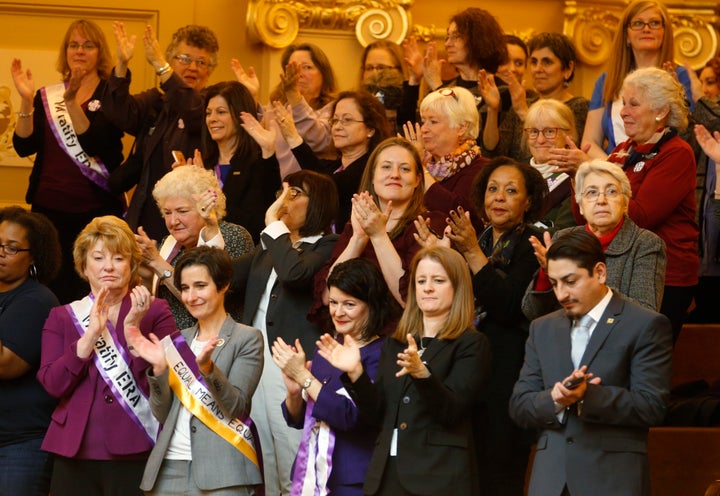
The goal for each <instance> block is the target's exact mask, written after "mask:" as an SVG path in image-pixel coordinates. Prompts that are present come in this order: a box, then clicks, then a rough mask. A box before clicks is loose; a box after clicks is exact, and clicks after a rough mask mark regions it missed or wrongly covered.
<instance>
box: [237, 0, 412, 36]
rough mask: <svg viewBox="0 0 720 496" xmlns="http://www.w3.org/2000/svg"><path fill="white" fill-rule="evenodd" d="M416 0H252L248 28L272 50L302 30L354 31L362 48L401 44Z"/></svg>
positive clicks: (251, 33)
mask: <svg viewBox="0 0 720 496" xmlns="http://www.w3.org/2000/svg"><path fill="white" fill-rule="evenodd" d="M413 1H414V0H371V1H368V0H365V1H362V0H305V1H296V0H251V2H250V5H249V6H248V10H247V25H248V29H249V31H250V36H251V37H252V38H253V39H255V40H256V41H258V42H261V43H264V44H265V45H268V46H271V47H273V48H284V47H286V46H288V45H290V44H292V42H293V41H294V40H295V38H296V37H297V35H298V32H299V30H300V29H327V30H340V31H349V30H354V31H355V36H356V37H357V39H358V41H359V42H360V44H361V45H362V46H367V45H368V44H370V43H372V42H373V41H377V40H386V41H393V42H396V43H400V42H401V41H402V40H403V39H404V38H405V36H406V35H407V34H408V30H409V28H410V23H411V20H410V11H409V10H410V7H412V4H413Z"/></svg>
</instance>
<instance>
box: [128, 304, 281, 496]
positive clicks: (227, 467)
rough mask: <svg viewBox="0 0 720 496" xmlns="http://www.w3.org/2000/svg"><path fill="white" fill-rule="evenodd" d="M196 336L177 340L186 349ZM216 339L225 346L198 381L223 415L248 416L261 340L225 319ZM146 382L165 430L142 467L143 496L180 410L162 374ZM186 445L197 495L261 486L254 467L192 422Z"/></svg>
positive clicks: (260, 357)
mask: <svg viewBox="0 0 720 496" xmlns="http://www.w3.org/2000/svg"><path fill="white" fill-rule="evenodd" d="M196 331H197V325H195V326H193V327H189V328H187V329H183V331H182V335H183V337H184V338H185V340H186V341H187V342H188V343H190V342H191V341H192V339H193V337H194V336H195V332H196ZM218 337H220V338H222V339H224V340H225V342H224V343H223V345H222V346H218V347H216V348H215V349H214V350H213V352H212V360H213V362H214V364H215V367H214V369H213V371H212V372H211V373H210V375H208V376H203V378H204V379H205V383H206V384H207V386H208V390H209V391H210V392H211V393H212V395H213V398H214V400H215V401H216V402H217V404H218V405H219V406H220V409H221V410H222V412H223V414H224V415H226V416H229V417H232V418H236V417H240V416H243V415H249V414H250V400H251V399H252V395H253V393H254V392H255V388H256V387H257V384H258V382H259V381H260V375H261V374H262V368H263V338H262V334H260V331H258V330H257V329H255V328H254V327H249V326H246V325H243V324H238V323H237V322H235V321H234V320H232V318H231V317H230V316H228V317H227V318H226V319H225V322H224V323H223V325H222V328H221V329H220V332H219V333H218ZM150 371H152V369H150ZM148 379H149V382H150V407H151V408H152V411H153V415H155V417H156V418H157V419H158V420H159V421H160V422H161V423H162V424H164V425H163V429H162V431H160V435H159V436H158V440H157V443H156V444H155V448H153V450H152V453H150V458H148V462H147V465H146V466H145V474H144V475H143V478H142V482H141V484H140V489H142V490H143V491H149V490H151V489H152V488H153V487H154V486H155V481H156V479H157V477H158V475H159V472H160V466H161V465H162V462H163V459H164V458H165V453H166V451H167V449H168V446H169V444H170V438H171V437H172V435H173V430H174V428H175V423H176V422H177V418H178V413H179V412H180V408H182V407H183V406H182V404H181V403H180V400H179V399H178V398H177V396H175V394H174V393H173V392H172V390H171V389H170V385H169V384H168V371H167V370H166V371H165V373H164V374H162V375H160V376H157V377H156V376H152V375H150V373H148ZM278 408H280V406H279V405H278ZM190 442H191V449H192V461H193V463H192V477H193V479H194V480H195V484H197V486H198V487H199V488H200V489H203V490H205V491H208V490H214V489H220V488H224V487H231V486H254V485H257V484H262V477H261V475H260V470H259V469H258V467H257V466H256V465H254V464H253V463H252V462H251V461H250V460H248V459H247V458H246V457H245V455H243V454H242V453H240V451H238V450H237V449H236V448H235V447H233V446H232V445H230V443H228V442H227V441H225V440H224V439H223V438H221V437H220V436H218V435H217V434H215V433H214V432H213V431H211V430H210V429H209V428H208V427H207V426H206V425H205V424H203V423H202V422H201V421H200V420H199V419H198V418H197V417H194V416H193V417H192V419H191V420H190Z"/></svg>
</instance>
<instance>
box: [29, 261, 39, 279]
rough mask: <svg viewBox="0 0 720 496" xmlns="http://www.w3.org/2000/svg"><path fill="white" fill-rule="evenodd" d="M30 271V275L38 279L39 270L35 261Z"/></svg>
mask: <svg viewBox="0 0 720 496" xmlns="http://www.w3.org/2000/svg"><path fill="white" fill-rule="evenodd" d="M29 273H30V277H32V278H33V279H37V275H38V270H37V266H36V265H35V263H34V262H33V263H32V264H31V265H30V270H29Z"/></svg>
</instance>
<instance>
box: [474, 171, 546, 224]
mask: <svg viewBox="0 0 720 496" xmlns="http://www.w3.org/2000/svg"><path fill="white" fill-rule="evenodd" d="M504 166H507V167H514V168H515V169H517V170H518V171H519V172H520V174H522V176H523V181H524V182H525V191H526V192H527V196H528V200H529V201H530V205H529V207H528V210H527V212H525V216H524V218H523V221H524V222H527V223H532V222H535V221H537V220H539V219H540V217H541V216H542V214H543V213H544V212H545V201H546V199H547V196H548V194H549V192H548V186H547V181H545V179H544V178H543V176H542V174H541V173H540V172H539V171H538V170H537V169H536V168H535V167H533V166H532V165H530V164H526V163H522V162H518V161H516V160H513V159H511V158H509V157H496V158H494V159H492V160H491V161H490V162H488V163H487V165H486V166H485V167H483V168H482V169H481V170H480V172H479V173H478V175H477V176H475V180H474V181H473V186H472V194H471V198H472V202H473V204H474V205H475V210H476V213H477V215H478V216H479V217H480V218H482V219H483V220H484V221H486V222H487V221H488V220H489V218H488V215H487V212H485V208H484V205H485V192H486V190H487V185H488V182H490V176H491V175H492V173H493V172H495V170H496V169H498V168H499V167H504Z"/></svg>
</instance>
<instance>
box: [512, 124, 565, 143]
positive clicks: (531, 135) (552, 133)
mask: <svg viewBox="0 0 720 496" xmlns="http://www.w3.org/2000/svg"><path fill="white" fill-rule="evenodd" d="M523 131H525V134H527V137H528V139H531V140H534V139H537V137H538V136H540V133H542V135H543V136H544V137H545V139H549V140H551V139H555V138H557V135H558V131H565V132H567V131H568V130H567V129H565V128H563V127H544V128H542V129H538V128H535V127H526V128H525V129H523Z"/></svg>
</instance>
